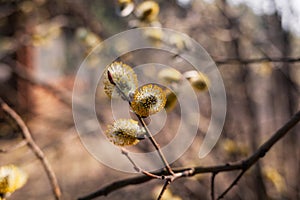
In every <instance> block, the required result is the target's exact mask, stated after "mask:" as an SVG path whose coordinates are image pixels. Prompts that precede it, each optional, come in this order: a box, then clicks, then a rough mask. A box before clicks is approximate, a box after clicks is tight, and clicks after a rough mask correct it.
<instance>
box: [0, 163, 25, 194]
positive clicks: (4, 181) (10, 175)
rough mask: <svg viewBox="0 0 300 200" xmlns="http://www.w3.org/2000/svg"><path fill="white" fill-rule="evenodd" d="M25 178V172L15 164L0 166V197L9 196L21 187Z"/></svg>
mask: <svg viewBox="0 0 300 200" xmlns="http://www.w3.org/2000/svg"><path fill="white" fill-rule="evenodd" d="M27 178H28V176H27V174H26V173H25V172H24V171H22V170H21V169H20V168H18V167H17V166H15V165H5V166H2V167H0V197H3V198H4V197H5V196H9V195H10V194H11V193H13V192H14V191H16V190H17V189H20V188H21V187H23V186H24V185H25V183H26V181H27ZM0 199H1V198H0Z"/></svg>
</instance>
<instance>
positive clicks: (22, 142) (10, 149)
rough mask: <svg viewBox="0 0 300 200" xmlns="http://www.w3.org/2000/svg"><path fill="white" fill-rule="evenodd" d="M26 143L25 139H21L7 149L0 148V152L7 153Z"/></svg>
mask: <svg viewBox="0 0 300 200" xmlns="http://www.w3.org/2000/svg"><path fill="white" fill-rule="evenodd" d="M25 145H27V141H26V140H22V141H20V142H18V143H17V144H15V145H13V146H11V147H9V148H8V149H0V153H9V152H11V151H14V150H16V149H18V148H21V147H23V146H25Z"/></svg>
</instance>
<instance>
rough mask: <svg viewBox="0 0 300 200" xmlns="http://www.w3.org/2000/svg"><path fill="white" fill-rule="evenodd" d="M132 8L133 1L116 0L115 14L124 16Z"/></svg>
mask: <svg viewBox="0 0 300 200" xmlns="http://www.w3.org/2000/svg"><path fill="white" fill-rule="evenodd" d="M133 10H134V2H133V1H132V0H118V2H117V14H118V15H120V16H121V17H126V16H128V15H130V14H131V13H132V11H133Z"/></svg>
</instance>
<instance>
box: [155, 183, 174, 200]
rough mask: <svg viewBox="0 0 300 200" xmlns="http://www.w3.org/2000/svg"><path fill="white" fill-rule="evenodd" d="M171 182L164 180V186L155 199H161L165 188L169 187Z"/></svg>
mask: <svg viewBox="0 0 300 200" xmlns="http://www.w3.org/2000/svg"><path fill="white" fill-rule="evenodd" d="M170 183H171V181H170V180H166V181H165V183H164V186H163V187H162V189H161V191H160V193H159V195H158V197H157V200H160V199H161V198H162V196H163V195H164V193H165V191H166V189H167V187H168V186H169V185H170Z"/></svg>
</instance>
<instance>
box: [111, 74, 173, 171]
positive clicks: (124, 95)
mask: <svg viewBox="0 0 300 200" xmlns="http://www.w3.org/2000/svg"><path fill="white" fill-rule="evenodd" d="M107 76H108V79H109V82H110V83H111V84H113V85H114V86H116V89H117V90H118V91H119V92H120V94H121V96H122V97H123V98H124V99H125V100H126V101H127V102H128V103H129V105H130V107H131V101H130V98H129V97H128V96H127V95H126V94H125V93H124V92H123V91H122V90H121V88H120V87H119V85H118V84H117V83H116V82H115V81H114V80H113V77H112V75H111V73H110V71H109V70H107ZM134 114H135V115H136V117H137V118H138V119H139V121H140V123H141V124H142V126H143V127H144V129H145V131H146V135H147V136H148V138H149V139H150V141H151V143H152V145H153V146H154V148H155V149H156V150H157V153H158V155H159V157H160V159H161V161H162V162H163V164H164V165H165V167H166V170H167V171H168V173H169V174H171V175H174V172H173V170H172V168H171V167H170V165H169V163H168V162H167V160H166V158H165V156H164V154H163V152H162V151H161V149H160V145H159V144H158V143H157V142H156V140H155V139H154V138H153V135H152V133H151V132H150V130H149V129H148V127H147V125H146V124H145V122H144V120H143V119H142V117H141V116H139V115H138V114H136V113H135V112H134Z"/></svg>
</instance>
